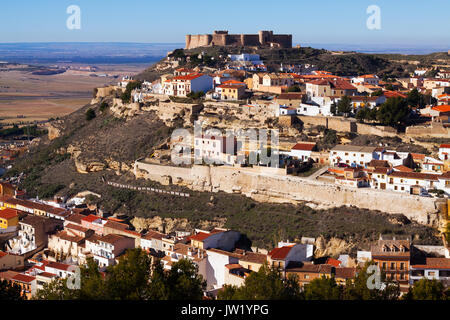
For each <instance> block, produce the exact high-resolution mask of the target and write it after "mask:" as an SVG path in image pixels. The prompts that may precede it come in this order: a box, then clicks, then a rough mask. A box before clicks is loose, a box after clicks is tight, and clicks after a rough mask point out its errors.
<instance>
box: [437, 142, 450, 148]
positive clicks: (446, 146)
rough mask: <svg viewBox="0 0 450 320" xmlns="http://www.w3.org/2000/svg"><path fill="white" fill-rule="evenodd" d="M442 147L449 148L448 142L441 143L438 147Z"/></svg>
mask: <svg viewBox="0 0 450 320" xmlns="http://www.w3.org/2000/svg"><path fill="white" fill-rule="evenodd" d="M443 148H450V144H445V143H443V144H441V145H440V146H439V149H443Z"/></svg>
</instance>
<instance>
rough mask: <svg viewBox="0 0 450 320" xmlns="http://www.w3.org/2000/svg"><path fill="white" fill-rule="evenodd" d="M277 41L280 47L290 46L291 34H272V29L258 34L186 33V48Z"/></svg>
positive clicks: (252, 44) (260, 44)
mask: <svg viewBox="0 0 450 320" xmlns="http://www.w3.org/2000/svg"><path fill="white" fill-rule="evenodd" d="M270 43H277V44H279V46H280V47H282V48H292V35H288V34H286V35H283V34H280V35H274V34H273V32H272V31H260V32H259V34H228V33H227V32H226V31H219V32H214V34H205V35H190V34H188V35H186V49H193V48H197V47H208V46H212V45H215V46H267V45H269V44H270Z"/></svg>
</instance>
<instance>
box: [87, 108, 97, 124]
mask: <svg viewBox="0 0 450 320" xmlns="http://www.w3.org/2000/svg"><path fill="white" fill-rule="evenodd" d="M95 117H96V114H95V111H94V109H91V108H89V109H87V111H86V120H87V121H91V120H92V119H94V118H95Z"/></svg>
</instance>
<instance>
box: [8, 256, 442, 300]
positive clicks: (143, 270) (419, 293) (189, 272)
mask: <svg viewBox="0 0 450 320" xmlns="http://www.w3.org/2000/svg"><path fill="white" fill-rule="evenodd" d="M369 265H370V264H369V263H368V264H366V266H365V267H364V268H362V270H360V272H359V273H358V274H357V276H356V277H355V278H354V279H351V280H348V281H347V283H346V285H345V286H343V285H339V284H338V283H336V280H335V279H334V277H331V278H326V277H322V278H317V279H314V280H312V281H311V282H310V283H309V284H307V285H305V286H304V287H303V288H302V287H301V286H300V285H299V281H298V278H297V277H296V276H289V277H288V278H287V279H284V278H283V277H282V276H281V273H280V271H279V270H277V269H274V268H270V267H268V266H267V265H264V266H263V267H261V268H260V270H259V271H258V272H253V273H251V274H250V275H249V276H248V277H247V278H246V279H245V282H244V284H243V285H242V286H240V287H237V286H231V285H225V286H224V288H223V290H221V291H220V292H219V293H218V297H217V298H218V299H219V300H396V299H398V298H399V296H400V288H399V286H398V284H396V283H394V282H392V281H390V280H386V277H385V275H384V274H382V281H383V282H384V284H385V287H384V289H369V288H368V286H367V283H368V280H369V277H370V276H371V274H370V273H368V272H367V268H368V267H369ZM0 286H1V283H0ZM205 288H206V282H205V280H204V279H203V278H202V276H201V275H199V274H198V269H197V267H196V266H195V265H194V264H193V263H192V262H191V261H189V260H184V259H182V260H180V261H179V262H177V263H175V264H173V266H172V268H171V270H170V271H164V269H163V267H162V264H161V263H160V262H156V263H154V264H152V259H151V257H150V256H149V255H148V254H147V253H146V252H145V251H143V250H141V249H133V250H129V251H128V252H127V254H126V255H125V256H124V257H122V258H121V260H120V263H119V264H117V265H115V266H112V267H109V268H108V269H107V271H106V273H101V272H99V270H98V266H97V264H96V263H95V262H94V261H93V260H88V263H87V265H86V266H83V267H82V268H81V288H80V289H78V290H71V289H68V288H67V286H66V280H64V279H59V280H56V281H54V282H52V283H50V284H49V285H45V287H44V289H43V290H39V291H38V293H37V295H36V298H37V299H50V300H77V299H82V300H184V299H187V300H199V299H202V298H203V291H204V290H205ZM0 289H1V288H0ZM14 290H17V289H14ZM1 291H2V290H0V292H1ZM0 297H2V296H0ZM403 299H417V300H445V299H450V292H449V290H447V291H445V290H444V287H443V286H442V284H441V283H440V282H438V281H435V280H426V279H424V280H420V281H418V282H416V283H415V285H414V286H413V287H412V288H411V289H410V290H409V292H408V293H407V294H406V295H404V296H403Z"/></svg>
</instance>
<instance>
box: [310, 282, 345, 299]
mask: <svg viewBox="0 0 450 320" xmlns="http://www.w3.org/2000/svg"><path fill="white" fill-rule="evenodd" d="M341 291H342V288H341V287H340V286H339V285H338V284H337V283H336V280H335V279H334V277H331V278H327V277H325V276H322V277H321V278H316V279H314V280H313V281H311V282H310V283H309V284H307V285H305V299H306V300H339V299H340V297H341Z"/></svg>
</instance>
